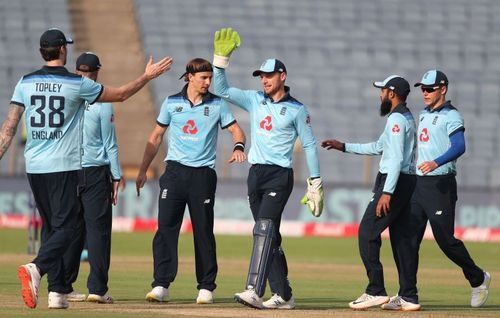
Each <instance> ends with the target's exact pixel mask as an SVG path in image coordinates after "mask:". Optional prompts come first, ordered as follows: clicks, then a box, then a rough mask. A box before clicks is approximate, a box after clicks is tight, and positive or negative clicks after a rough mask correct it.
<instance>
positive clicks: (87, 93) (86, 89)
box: [80, 77, 104, 104]
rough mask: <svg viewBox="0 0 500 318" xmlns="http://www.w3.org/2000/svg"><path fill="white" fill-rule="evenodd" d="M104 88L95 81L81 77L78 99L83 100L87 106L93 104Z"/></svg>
mask: <svg viewBox="0 0 500 318" xmlns="http://www.w3.org/2000/svg"><path fill="white" fill-rule="evenodd" d="M103 90H104V86H102V85H101V84H99V83H96V82H95V81H93V80H91V79H89V78H86V77H82V84H81V85H80V97H81V98H83V99H85V100H86V101H87V102H89V104H93V103H95V102H96V101H97V99H99V96H101V94H102V91H103Z"/></svg>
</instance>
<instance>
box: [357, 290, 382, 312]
mask: <svg viewBox="0 0 500 318" xmlns="http://www.w3.org/2000/svg"><path fill="white" fill-rule="evenodd" d="M388 301H389V297H387V296H372V295H368V294H367V293H364V294H363V295H361V296H359V297H358V299H356V300H354V301H351V302H350V303H349V307H350V308H352V309H366V308H370V307H373V306H380V305H382V304H385V303H386V302H388Z"/></svg>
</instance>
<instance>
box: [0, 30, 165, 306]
mask: <svg viewBox="0 0 500 318" xmlns="http://www.w3.org/2000/svg"><path fill="white" fill-rule="evenodd" d="M71 43H73V40H72V39H70V38H67V37H66V36H65V35H64V33H63V32H62V31H60V30H58V29H49V30H47V31H46V32H44V33H43V34H42V36H41V37H40V53H41V55H42V57H43V59H44V60H45V61H46V65H45V66H44V67H42V68H41V69H40V70H37V71H35V72H32V73H30V74H27V75H25V76H23V77H22V78H21V79H20V80H19V82H18V83H17V86H16V88H15V90H14V94H13V96H12V100H11V103H10V108H9V111H8V114H7V119H6V120H5V122H4V124H3V126H2V130H1V132H0V158H2V157H3V155H4V154H5V151H7V148H8V147H9V145H10V143H11V142H12V138H13V137H14V134H15V132H16V129H17V125H18V123H19V121H20V120H21V116H22V114H23V112H25V111H26V116H25V118H26V119H25V121H26V129H27V141H26V148H25V152H24V155H25V158H26V172H27V175H28V180H29V183H30V187H31V190H32V192H33V196H34V198H35V202H36V204H37V208H38V211H39V212H40V216H41V218H42V227H43V228H44V231H45V233H46V235H44V237H43V238H42V239H43V240H44V241H43V242H42V246H41V247H40V250H39V252H38V255H37V257H36V258H35V259H34V260H33V261H32V262H31V263H28V264H26V265H21V266H20V267H19V270H18V276H19V280H20V282H21V293H22V296H23V299H24V302H25V304H26V306H28V307H30V308H35V307H36V306H37V302H38V289H39V285H40V279H41V276H43V275H44V274H48V289H49V308H67V307H68V303H67V296H66V295H67V294H68V293H70V292H71V291H72V288H71V286H69V285H68V284H67V283H66V282H65V279H64V270H63V269H64V262H63V255H64V253H65V252H66V250H67V248H68V246H69V244H68V242H70V241H71V239H72V238H73V235H74V234H75V228H76V226H77V223H78V222H79V221H80V220H81V217H82V216H81V211H80V202H79V200H78V197H77V186H78V170H80V169H81V167H82V162H81V160H82V158H81V156H82V147H81V146H82V142H81V139H82V128H83V123H82V118H83V112H84V107H85V102H88V103H89V104H93V103H94V102H96V101H98V102H117V101H124V100H126V99H128V98H129V97H130V96H132V95H134V94H135V93H136V92H137V91H139V90H140V89H141V88H142V87H143V86H144V85H146V83H148V82H149V81H150V80H152V79H153V78H155V77H157V76H159V75H161V74H162V73H164V72H165V71H167V70H168V69H169V68H170V65H171V64H172V59H171V58H164V59H162V60H160V61H159V62H157V63H155V64H153V61H152V57H151V58H150V59H149V62H148V64H147V66H146V70H145V72H144V74H142V75H141V76H140V77H138V78H137V79H135V80H134V81H131V82H129V83H127V84H125V85H123V86H120V87H117V88H115V87H104V86H102V85H101V84H98V83H96V82H94V81H93V80H90V79H88V78H85V77H83V76H80V75H76V74H73V73H70V72H68V70H67V69H66V68H65V67H64V65H65V64H66V57H67V54H68V49H67V44H71Z"/></svg>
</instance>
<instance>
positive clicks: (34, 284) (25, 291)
mask: <svg viewBox="0 0 500 318" xmlns="http://www.w3.org/2000/svg"><path fill="white" fill-rule="evenodd" d="M17 276H18V277H19V281H20V282H21V295H22V296H23V300H24V303H25V304H26V306H28V307H30V308H36V304H37V303H38V287H39V286H40V279H41V277H40V272H39V271H38V268H37V267H36V265H35V264H33V263H28V264H26V265H21V266H19V268H18V269H17Z"/></svg>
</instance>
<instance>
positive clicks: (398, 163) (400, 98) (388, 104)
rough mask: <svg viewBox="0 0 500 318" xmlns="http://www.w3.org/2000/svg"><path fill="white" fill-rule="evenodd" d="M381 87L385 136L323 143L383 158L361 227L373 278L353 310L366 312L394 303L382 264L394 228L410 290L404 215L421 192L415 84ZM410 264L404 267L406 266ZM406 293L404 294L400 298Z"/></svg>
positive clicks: (394, 82) (395, 80) (398, 81)
mask: <svg viewBox="0 0 500 318" xmlns="http://www.w3.org/2000/svg"><path fill="white" fill-rule="evenodd" d="M373 85H374V86H375V87H378V88H380V100H381V104H380V115H381V116H386V115H388V117H387V122H386V125H385V128H384V132H383V133H382V135H381V136H380V138H379V139H378V140H377V141H375V142H371V143H366V144H353V143H342V142H339V141H337V140H335V139H333V140H326V141H323V142H322V144H321V146H322V147H324V148H327V149H337V150H340V151H343V152H349V153H355V154H360V155H382V158H381V159H380V169H379V172H378V174H377V179H376V180H375V185H374V187H373V197H372V199H371V200H370V203H369V204H368V206H367V207H366V210H365V213H364V215H363V219H362V220H361V223H360V224H359V233H358V243H359V254H360V256H361V259H362V260H363V264H364V266H365V269H366V274H367V276H368V286H367V287H366V290H365V292H364V293H363V294H362V295H361V296H360V297H359V298H358V299H356V300H354V301H352V302H350V303H349V307H350V308H352V309H366V308H369V307H372V306H379V305H382V304H385V303H387V302H388V301H389V297H388V296H387V292H386V290H385V285H384V271H383V267H382V263H381V262H380V247H381V246H382V240H381V238H380V235H381V234H382V232H383V231H384V230H385V229H386V228H387V227H389V232H390V237H391V245H392V251H393V256H394V260H395V262H396V265H397V267H398V272H399V277H400V285H402V286H404V284H405V281H406V280H405V278H404V275H405V273H406V272H407V270H405V269H404V268H401V265H402V259H401V258H404V256H405V255H404V252H405V249H406V246H403V245H402V244H401V243H400V237H401V235H402V233H404V231H405V230H406V224H405V223H404V218H403V216H402V215H403V214H409V213H410V198H411V195H412V193H413V189H414V188H415V163H414V157H415V154H414V152H415V146H416V141H415V139H416V126H415V120H414V119H413V116H412V114H411V112H410V110H409V109H408V107H407V106H406V98H407V96H408V94H409V93H410V84H408V82H407V81H406V80H405V79H404V78H402V77H401V76H398V75H392V76H389V77H387V78H386V79H385V80H384V81H383V82H375V83H373ZM403 265H404V263H403ZM399 295H402V294H401V291H400V293H399ZM404 308H405V310H419V309H420V305H419V304H418V301H417V302H416V303H410V302H409V303H408V304H406V305H405V307H404Z"/></svg>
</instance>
